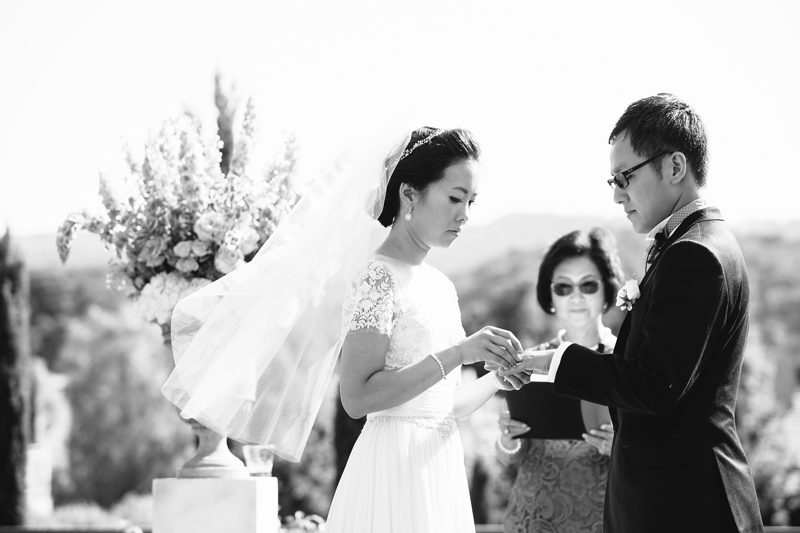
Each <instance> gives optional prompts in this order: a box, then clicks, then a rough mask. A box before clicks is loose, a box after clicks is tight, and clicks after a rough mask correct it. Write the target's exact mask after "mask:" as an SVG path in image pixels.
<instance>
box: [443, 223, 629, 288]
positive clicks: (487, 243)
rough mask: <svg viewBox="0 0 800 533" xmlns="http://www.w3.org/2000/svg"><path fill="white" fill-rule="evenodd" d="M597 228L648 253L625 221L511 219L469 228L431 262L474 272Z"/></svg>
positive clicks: (446, 268) (447, 271)
mask: <svg viewBox="0 0 800 533" xmlns="http://www.w3.org/2000/svg"><path fill="white" fill-rule="evenodd" d="M593 226H605V227H607V228H608V229H610V230H611V231H613V232H614V234H615V235H616V236H617V239H618V240H619V241H620V243H619V244H620V246H621V247H622V241H625V242H632V243H636V242H639V241H641V251H642V253H644V240H643V239H642V238H641V237H640V236H637V235H636V234H635V233H633V231H632V230H631V228H630V224H629V223H628V221H627V220H624V219H623V220H620V221H609V220H603V219H600V218H596V217H567V216H555V215H510V216H508V217H505V218H502V219H499V220H497V221H495V222H493V223H491V224H488V225H486V226H478V227H472V228H471V227H469V226H468V227H467V228H466V229H465V230H464V233H463V234H462V235H461V237H459V238H458V239H457V240H456V241H455V242H454V243H453V245H452V246H451V247H450V248H449V249H447V250H433V251H431V253H430V254H429V255H428V262H429V263H430V264H431V265H433V266H435V267H436V268H438V269H439V270H441V271H442V272H444V273H445V274H447V275H449V276H450V275H454V274H459V273H462V272H468V271H470V270H473V269H474V268H476V267H478V266H479V265H482V264H484V263H487V262H489V261H491V260H492V259H495V258H500V257H503V256H505V255H506V254H507V253H508V252H509V251H512V250H517V251H522V252H527V251H531V250H535V251H543V250H544V249H545V248H546V247H547V246H548V245H549V244H550V243H551V242H553V241H554V240H556V239H557V238H558V237H560V236H562V235H564V234H565V233H569V232H570V231H573V230H576V229H587V228H590V227H593ZM633 246H636V245H635V244H633Z"/></svg>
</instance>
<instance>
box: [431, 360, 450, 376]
mask: <svg viewBox="0 0 800 533" xmlns="http://www.w3.org/2000/svg"><path fill="white" fill-rule="evenodd" d="M431 357H433V360H434V361H436V364H437V365H439V370H441V371H442V379H445V380H446V379H447V374H445V373H444V365H443V364H442V362H441V361H439V358H438V357H436V354H431Z"/></svg>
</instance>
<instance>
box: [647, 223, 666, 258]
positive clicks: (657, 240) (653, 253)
mask: <svg viewBox="0 0 800 533" xmlns="http://www.w3.org/2000/svg"><path fill="white" fill-rule="evenodd" d="M665 244H667V234H666V232H665V231H664V229H663V228H662V229H661V230H660V231H659V232H658V233H656V234H655V235H654V239H653V243H652V244H651V245H650V248H648V249H647V265H648V266H649V265H650V264H651V263H652V262H653V261H655V260H656V258H657V257H658V254H660V253H661V250H662V249H663V248H664V245H665Z"/></svg>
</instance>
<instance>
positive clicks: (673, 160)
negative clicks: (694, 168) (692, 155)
mask: <svg viewBox="0 0 800 533" xmlns="http://www.w3.org/2000/svg"><path fill="white" fill-rule="evenodd" d="M666 167H667V172H666V175H667V180H668V181H669V183H670V184H672V185H678V184H679V183H680V182H682V181H683V179H684V178H685V177H686V174H687V172H688V170H689V167H688V165H687V163H686V156H685V155H683V153H682V152H673V153H672V155H671V156H670V157H669V158H667V161H666Z"/></svg>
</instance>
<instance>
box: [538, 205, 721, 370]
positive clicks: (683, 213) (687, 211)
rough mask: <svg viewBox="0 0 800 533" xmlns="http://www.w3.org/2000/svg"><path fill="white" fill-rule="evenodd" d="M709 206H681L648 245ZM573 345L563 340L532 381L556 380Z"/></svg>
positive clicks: (652, 234)
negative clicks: (563, 359) (547, 363)
mask: <svg viewBox="0 0 800 533" xmlns="http://www.w3.org/2000/svg"><path fill="white" fill-rule="evenodd" d="M707 207H708V202H707V201H706V199H705V198H698V199H697V200H694V201H693V202H689V203H688V204H686V205H685V206H683V207H681V208H680V209H678V210H677V211H675V212H674V213H672V214H671V215H670V216H668V217H667V218H665V219H664V220H662V221H661V222H659V223H658V224H657V225H656V227H654V228H653V229H652V230H650V233H648V234H647V237H645V241H646V242H647V245H648V247H649V246H652V245H653V242H654V241H655V238H656V233H658V232H659V231H661V230H662V229H663V230H664V231H665V233H666V236H667V238H669V236H670V235H672V233H673V232H674V231H675V230H676V229H678V226H680V225H681V222H683V221H684V220H686V217H688V216H689V215H691V214H692V213H694V212H696V211H700V210H701V209H705V208H707ZM571 345H572V343H571V342H568V341H566V342H562V343H561V345H560V346H559V347H558V349H556V351H555V353H554V354H553V359H552V360H551V361H550V370H549V371H548V373H547V375H546V376H545V375H544V374H538V375H537V374H532V375H531V381H546V382H548V383H554V382H555V380H556V372H558V365H559V364H561V356H563V355H564V352H565V351H566V350H567V348H569V347H570V346H571Z"/></svg>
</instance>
